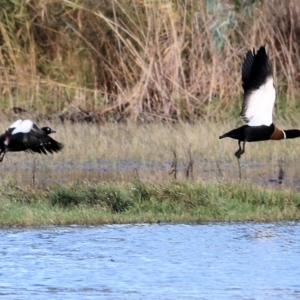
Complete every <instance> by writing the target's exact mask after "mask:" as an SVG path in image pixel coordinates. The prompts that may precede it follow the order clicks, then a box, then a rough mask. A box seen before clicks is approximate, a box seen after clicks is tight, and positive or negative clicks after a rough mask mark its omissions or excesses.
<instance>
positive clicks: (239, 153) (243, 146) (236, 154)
mask: <svg viewBox="0 0 300 300" xmlns="http://www.w3.org/2000/svg"><path fill="white" fill-rule="evenodd" d="M241 142H242V147H241ZM238 143H239V149H238V150H237V151H236V152H235V153H234V155H235V156H236V158H237V159H240V158H241V156H242V154H243V153H245V144H246V141H239V142H238Z"/></svg>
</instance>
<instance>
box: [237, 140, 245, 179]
mask: <svg viewBox="0 0 300 300" xmlns="http://www.w3.org/2000/svg"><path fill="white" fill-rule="evenodd" d="M241 142H242V147H241ZM245 144H246V141H239V149H238V151H236V152H235V154H234V155H235V156H236V158H237V162H238V167H239V179H242V169H241V164H240V158H241V156H242V154H243V153H245Z"/></svg>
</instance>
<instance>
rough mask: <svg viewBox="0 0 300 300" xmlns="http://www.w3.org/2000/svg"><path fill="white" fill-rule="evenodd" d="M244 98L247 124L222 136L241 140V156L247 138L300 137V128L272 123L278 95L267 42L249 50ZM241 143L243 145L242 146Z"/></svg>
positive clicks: (251, 140)
mask: <svg viewBox="0 0 300 300" xmlns="http://www.w3.org/2000/svg"><path fill="white" fill-rule="evenodd" d="M242 85H243V89H244V99H243V105H242V111H241V113H240V118H241V119H242V120H243V121H244V122H245V123H246V125H244V126H241V127H239V128H236V129H233V130H231V131H229V132H227V133H225V134H223V135H221V136H220V137H219V138H220V139H223V138H226V137H229V138H232V139H235V140H238V145H239V149H238V150H237V151H236V152H235V156H236V157H237V158H238V159H239V158H240V157H241V155H242V154H243V153H244V152H245V144H246V142H258V141H267V140H282V139H294V138H297V137H300V130H298V129H289V130H281V129H279V128H278V127H276V126H275V125H274V124H273V121H272V112H273V107H274V103H275V98H276V91H275V88H274V80H273V72H272V68H271V64H270V60H269V57H268V55H267V52H266V48H265V46H262V47H260V48H259V49H258V51H257V52H256V53H255V49H253V51H251V50H249V51H248V52H247V54H246V57H245V59H244V62H243V66H242ZM241 143H242V146H241Z"/></svg>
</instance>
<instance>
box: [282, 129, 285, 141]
mask: <svg viewBox="0 0 300 300" xmlns="http://www.w3.org/2000/svg"><path fill="white" fill-rule="evenodd" d="M282 133H283V138H284V139H286V134H285V132H284V130H282Z"/></svg>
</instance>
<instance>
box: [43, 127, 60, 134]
mask: <svg viewBox="0 0 300 300" xmlns="http://www.w3.org/2000/svg"><path fill="white" fill-rule="evenodd" d="M41 130H43V131H44V132H45V133H46V134H51V133H55V132H56V131H55V130H53V129H52V128H50V127H42V128H41Z"/></svg>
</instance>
